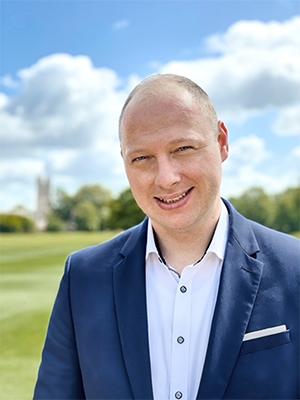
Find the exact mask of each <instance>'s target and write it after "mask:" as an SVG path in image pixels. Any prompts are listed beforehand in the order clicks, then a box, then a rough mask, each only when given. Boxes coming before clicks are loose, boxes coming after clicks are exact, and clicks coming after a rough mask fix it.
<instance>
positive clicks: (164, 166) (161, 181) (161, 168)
mask: <svg viewBox="0 0 300 400" xmlns="http://www.w3.org/2000/svg"><path fill="white" fill-rule="evenodd" d="M180 179H181V177H180V172H179V170H178V166H177V165H176V164H175V163H174V161H173V160H171V159H169V158H168V157H164V158H161V159H158V160H157V170H156V175H155V184H156V185H157V186H159V187H161V188H162V189H169V188H171V187H173V186H174V185H176V184H177V183H179V182H180Z"/></svg>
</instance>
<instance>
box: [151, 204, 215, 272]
mask: <svg viewBox="0 0 300 400" xmlns="http://www.w3.org/2000/svg"><path fill="white" fill-rule="evenodd" d="M220 214H221V203H219V204H218V206H217V207H216V209H215V210H214V212H213V213H212V214H211V215H210V216H209V217H207V218H205V221H204V220H203V221H201V224H198V225H200V226H197V227H194V228H191V229H189V230H186V231H180V230H176V229H173V230H166V229H162V228H161V227H160V226H157V225H156V224H155V223H153V228H154V230H155V234H156V239H157V241H158V245H159V248H160V251H161V253H162V256H163V258H164V260H165V261H166V263H167V264H168V265H170V266H171V267H172V268H174V269H176V271H177V272H178V273H179V274H180V273H181V272H182V270H183V269H184V267H186V266H187V265H191V264H193V263H195V262H197V261H199V260H200V259H201V258H202V257H203V256H204V254H205V252H206V250H207V248H208V246H209V244H210V242H211V240H212V237H213V235H214V232H215V229H216V226H217V223H218V220H219V217H220Z"/></svg>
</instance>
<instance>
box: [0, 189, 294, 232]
mask: <svg viewBox="0 0 300 400" xmlns="http://www.w3.org/2000/svg"><path fill="white" fill-rule="evenodd" d="M229 200H230V201H231V202H232V204H233V205H234V206H235V208H236V209H237V210H238V211H239V212H241V213H242V214H243V215H244V216H246V217H248V218H250V219H252V220H254V221H257V222H259V223H261V224H263V225H266V226H269V227H270V228H273V229H276V230H279V231H282V232H286V233H295V232H299V231H300V186H298V187H293V188H288V189H286V190H285V191H283V192H281V193H278V194H274V195H270V194H268V193H266V192H265V191H264V190H263V189H262V188H260V187H253V188H251V189H248V190H246V191H245V192H244V193H243V194H241V195H240V196H238V197H231V198H229ZM12 217H13V218H12V220H13V221H14V224H15V226H17V227H18V229H14V226H13V228H12V225H11V224H10V225H9V229H7V227H8V225H7V224H8V219H9V216H7V215H6V216H4V215H2V216H1V215H0V232H5V231H6V232H7V231H22V229H21V228H20V226H21V227H24V229H23V231H32V230H33V224H32V223H31V224H29V223H26V221H24V218H23V217H22V218H23V219H22V221H19V222H18V224H17V225H16V216H12ZM144 217H145V215H144V214H143V212H142V211H141V210H140V209H139V207H138V206H137V204H136V202H135V201H134V199H133V196H132V193H131V191H130V189H126V190H124V191H122V192H121V193H120V194H119V195H118V196H117V197H113V196H112V194H111V192H110V191H109V190H108V189H106V188H105V187H103V186H101V185H85V186H83V187H81V188H80V189H79V190H78V191H77V193H75V194H74V195H70V194H68V193H67V192H65V191H64V190H59V191H58V192H57V193H56V196H55V200H54V202H53V206H52V211H51V213H50V215H49V216H48V226H47V230H48V231H64V230H65V231H68V230H81V231H97V230H100V231H101V230H112V229H113V230H116V229H117V230H122V229H127V228H129V227H131V226H133V225H135V224H137V223H139V222H140V221H142V220H143V218H144ZM20 218H21V217H20ZM29 228H30V229H29Z"/></svg>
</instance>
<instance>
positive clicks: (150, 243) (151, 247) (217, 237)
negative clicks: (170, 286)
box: [145, 201, 229, 261]
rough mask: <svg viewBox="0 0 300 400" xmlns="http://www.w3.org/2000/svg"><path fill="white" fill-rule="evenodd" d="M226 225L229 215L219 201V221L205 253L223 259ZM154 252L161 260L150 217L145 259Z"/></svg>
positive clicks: (226, 232) (226, 236) (226, 234)
mask: <svg viewBox="0 0 300 400" xmlns="http://www.w3.org/2000/svg"><path fill="white" fill-rule="evenodd" d="M228 226H229V216H228V211H227V208H226V206H225V204H224V203H223V201H222V202H221V214H220V218H219V221H218V223H217V226H216V229H215V232H214V235H213V238H212V240H211V242H210V245H209V246H208V249H207V251H206V253H213V254H215V255H216V256H217V257H218V258H219V259H220V260H221V261H223V259H224V255H225V249H226V244H227V238H228ZM151 253H154V254H156V255H157V257H158V259H159V260H160V261H161V256H160V255H159V252H158V250H157V246H156V244H155V239H154V233H153V228H152V222H151V219H150V218H149V219H148V228H147V245H146V253H145V259H146V261H147V259H148V256H149V255H150V254H151Z"/></svg>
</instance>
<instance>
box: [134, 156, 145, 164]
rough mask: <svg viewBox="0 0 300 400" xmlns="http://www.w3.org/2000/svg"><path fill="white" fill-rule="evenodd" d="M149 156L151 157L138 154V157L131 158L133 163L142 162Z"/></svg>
mask: <svg viewBox="0 0 300 400" xmlns="http://www.w3.org/2000/svg"><path fill="white" fill-rule="evenodd" d="M148 158H149V157H148V156H138V157H135V158H133V159H132V160H131V163H136V162H141V161H144V160H147V159H148Z"/></svg>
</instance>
